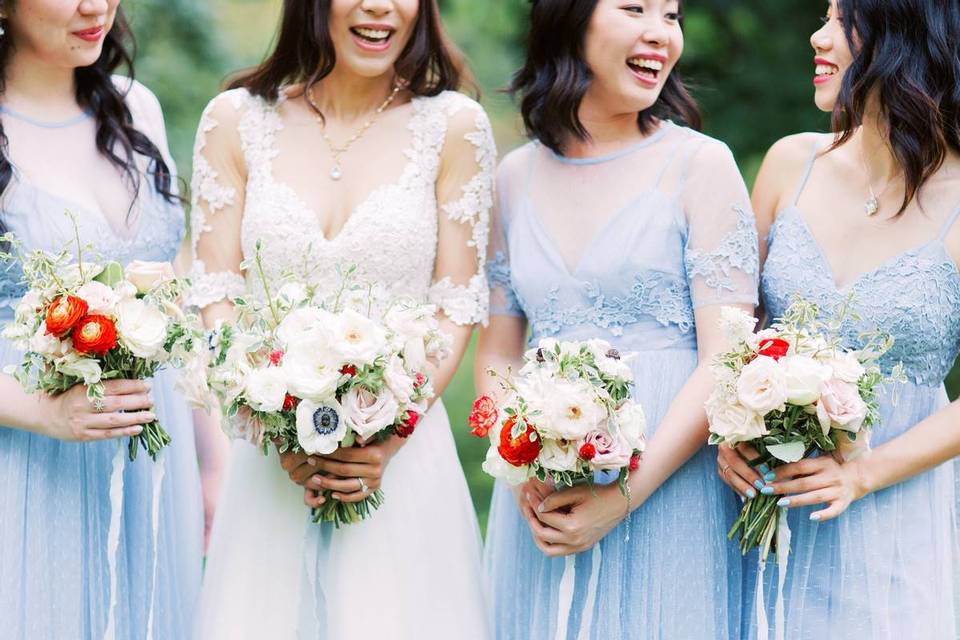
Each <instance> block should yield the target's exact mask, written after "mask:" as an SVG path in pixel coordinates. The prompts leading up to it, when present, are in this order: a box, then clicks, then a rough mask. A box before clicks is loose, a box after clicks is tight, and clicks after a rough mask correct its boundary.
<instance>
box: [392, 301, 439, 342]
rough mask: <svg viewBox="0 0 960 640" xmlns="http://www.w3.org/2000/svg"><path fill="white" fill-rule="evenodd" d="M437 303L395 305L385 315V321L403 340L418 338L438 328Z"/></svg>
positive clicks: (422, 337)
mask: <svg viewBox="0 0 960 640" xmlns="http://www.w3.org/2000/svg"><path fill="white" fill-rule="evenodd" d="M436 313H437V307H436V306H435V305H432V304H431V305H394V306H393V307H391V308H390V310H389V311H387V313H386V315H385V316H384V317H383V323H384V324H385V325H386V326H387V328H388V329H389V330H390V331H393V332H394V333H396V334H397V335H398V336H400V337H401V338H402V339H403V340H409V339H411V338H418V339H420V340H423V339H424V338H425V337H426V336H427V334H429V333H430V332H431V331H435V330H436V329H437V326H438V325H437V320H436Z"/></svg>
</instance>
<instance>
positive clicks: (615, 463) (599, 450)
mask: <svg viewBox="0 0 960 640" xmlns="http://www.w3.org/2000/svg"><path fill="white" fill-rule="evenodd" d="M585 445H591V446H592V447H593V451H594V455H593V457H592V458H591V459H590V466H591V467H593V468H594V469H613V470H618V469H622V468H624V467H625V466H627V465H628V464H630V456H632V455H633V449H632V448H631V447H630V445H629V444H628V443H627V441H626V440H624V439H623V438H615V437H614V436H613V435H611V434H610V432H609V431H607V430H606V429H596V430H594V431H591V432H589V433H587V435H586V436H584V438H583V440H581V441H580V442H579V443H577V450H578V451H579V450H582V449H583V448H584V446H585ZM587 449H588V450H589V447H588V448H587Z"/></svg>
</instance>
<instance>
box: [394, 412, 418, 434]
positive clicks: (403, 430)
mask: <svg viewBox="0 0 960 640" xmlns="http://www.w3.org/2000/svg"><path fill="white" fill-rule="evenodd" d="M419 422H420V414H419V413H417V412H416V411H407V413H406V414H405V415H404V417H403V422H401V423H400V424H399V425H397V426H396V427H395V429H394V430H395V431H396V432H397V435H398V436H400V437H401V438H409V437H410V436H412V435H413V431H414V429H416V428H417V423H419Z"/></svg>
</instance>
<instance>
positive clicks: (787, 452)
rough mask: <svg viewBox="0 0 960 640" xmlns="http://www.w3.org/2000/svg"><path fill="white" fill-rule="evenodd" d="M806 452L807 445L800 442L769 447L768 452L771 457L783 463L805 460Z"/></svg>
mask: <svg viewBox="0 0 960 640" xmlns="http://www.w3.org/2000/svg"><path fill="white" fill-rule="evenodd" d="M806 450H807V448H806V445H804V443H803V442H800V441H798V442H785V443H783V444H770V445H767V451H768V452H770V455H772V456H773V457H774V458H776V459H777V460H782V461H783V462H796V461H798V460H800V459H801V458H803V454H804V452H805V451H806Z"/></svg>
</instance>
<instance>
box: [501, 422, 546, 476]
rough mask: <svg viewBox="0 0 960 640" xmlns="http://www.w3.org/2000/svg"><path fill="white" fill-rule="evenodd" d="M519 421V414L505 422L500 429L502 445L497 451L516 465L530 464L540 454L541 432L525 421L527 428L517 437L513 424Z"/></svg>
mask: <svg viewBox="0 0 960 640" xmlns="http://www.w3.org/2000/svg"><path fill="white" fill-rule="evenodd" d="M516 423H517V416H510V418H509V419H508V420H507V421H506V422H504V423H503V429H501V430H500V446H499V447H497V451H499V452H500V457H501V458H503V459H504V460H506V461H507V462H509V463H510V464H512V465H513V466H515V467H522V466H524V465H526V464H530V463H531V462H533V461H534V460H536V459H537V456H539V455H540V448H541V444H540V434H538V433H537V430H536V429H534V428H533V425H531V424H530V423H529V422H526V421H524V422H523V424H524V425H526V427H527V429H526V431H524V432H523V433H521V434H520V435H519V436H517V437H516V438H514V437H513V433H512V432H513V426H514V425H515V424H516Z"/></svg>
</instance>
